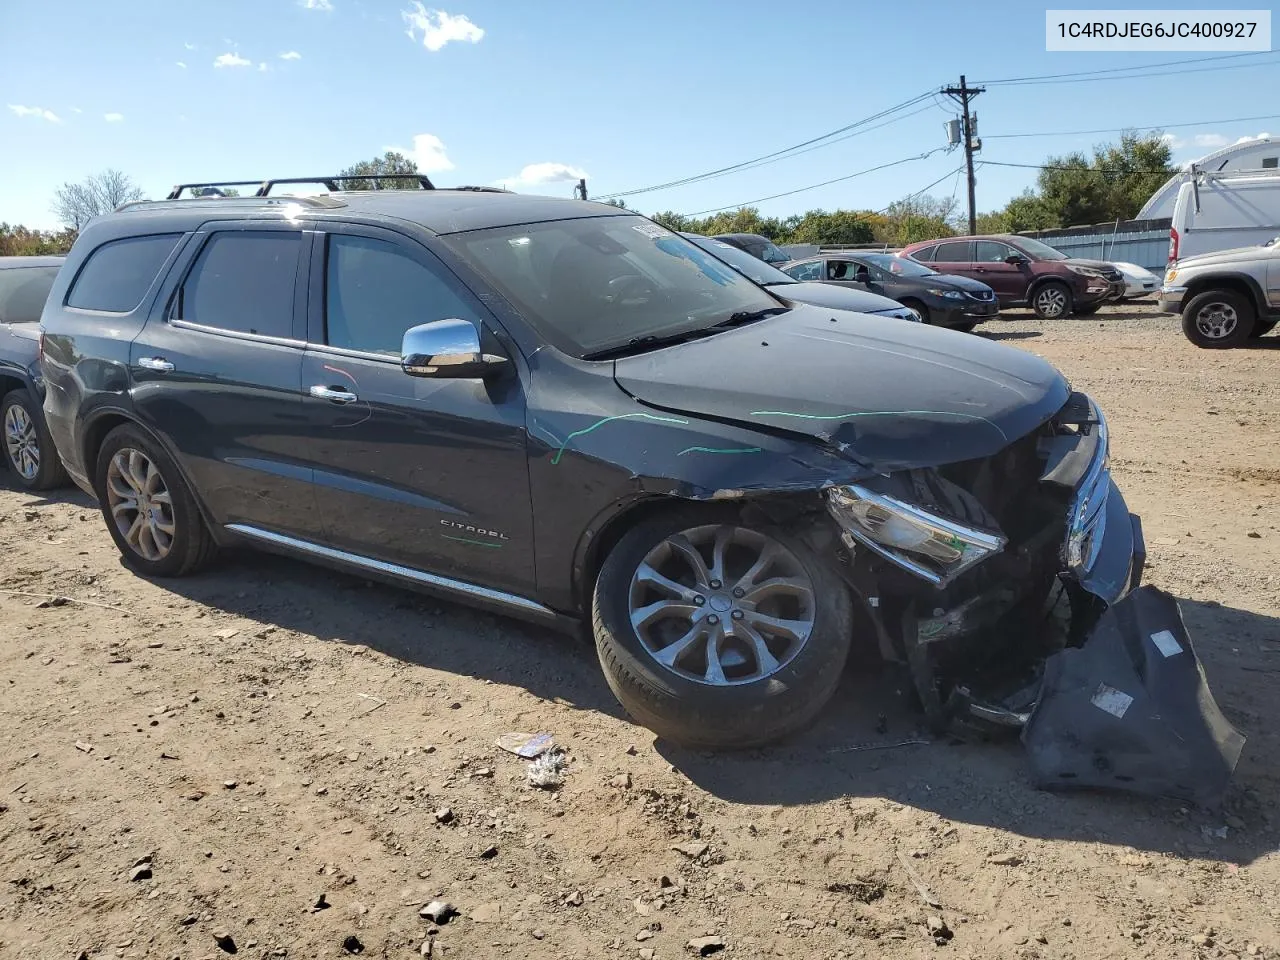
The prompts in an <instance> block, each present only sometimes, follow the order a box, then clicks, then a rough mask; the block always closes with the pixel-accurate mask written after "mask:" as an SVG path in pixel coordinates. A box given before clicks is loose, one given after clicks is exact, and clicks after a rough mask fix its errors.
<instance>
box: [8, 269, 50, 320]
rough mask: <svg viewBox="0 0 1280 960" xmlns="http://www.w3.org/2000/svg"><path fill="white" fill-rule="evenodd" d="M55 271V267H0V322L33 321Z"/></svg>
mask: <svg viewBox="0 0 1280 960" xmlns="http://www.w3.org/2000/svg"><path fill="white" fill-rule="evenodd" d="M57 275H58V268H57V267H16V268H10V269H8V270H0V323H35V322H36V321H37V320H39V319H40V311H41V310H43V309H44V302H45V300H46V299H47V298H48V296H49V288H50V287H52V286H53V278H54V277H56V276H57Z"/></svg>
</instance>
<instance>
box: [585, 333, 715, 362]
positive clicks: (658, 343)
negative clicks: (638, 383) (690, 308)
mask: <svg viewBox="0 0 1280 960" xmlns="http://www.w3.org/2000/svg"><path fill="white" fill-rule="evenodd" d="M713 333H715V330H714V329H712V328H711V327H699V328H698V329H696V330H684V331H682V332H680V333H670V334H667V335H666V336H661V337H660V336H658V335H657V334H655V333H646V334H645V335H644V336H642V337H632V338H631V339H630V340H628V341H627V342H626V343H620V344H618V345H617V346H616V347H605V348H604V349H603V350H596V351H595V352H594V353H586V354H583V355H582V359H583V360H612V359H614V358H615V357H625V356H628V355H629V354H632V353H643V352H644V351H645V350H652V349H654V348H656V347H667V346H670V345H671V344H674V343H686V342H688V341H689V340H697V339H699V338H701V337H709V336H710V335H711V334H713Z"/></svg>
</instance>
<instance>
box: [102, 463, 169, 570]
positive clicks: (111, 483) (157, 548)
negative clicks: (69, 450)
mask: <svg viewBox="0 0 1280 960" xmlns="http://www.w3.org/2000/svg"><path fill="white" fill-rule="evenodd" d="M107 506H108V507H109V508H110V510H111V517H112V520H113V521H114V522H115V525H116V529H117V530H119V531H120V535H121V536H122V537H123V538H124V541H125V543H127V544H128V545H129V549H131V550H132V551H133V552H134V553H136V554H137V555H138V556H140V557H141V558H142V559H144V560H149V561H151V562H153V563H154V562H157V561H160V560H163V559H164V558H165V557H167V556H168V555H169V551H170V550H172V549H173V537H174V533H175V531H176V529H177V526H176V524H175V522H174V517H173V498H172V496H171V495H170V493H169V488H168V486H167V485H166V484H165V482H164V477H163V476H161V474H160V470H159V468H157V467H156V465H155V464H154V463H153V462H152V461H151V458H150V457H148V456H147V455H146V454H145V453H143V452H142V451H141V450H135V449H133V448H131V447H122V448H121V449H120V450H117V451H116V453H115V455H114V456H112V458H111V462H110V463H109V464H108V466H107Z"/></svg>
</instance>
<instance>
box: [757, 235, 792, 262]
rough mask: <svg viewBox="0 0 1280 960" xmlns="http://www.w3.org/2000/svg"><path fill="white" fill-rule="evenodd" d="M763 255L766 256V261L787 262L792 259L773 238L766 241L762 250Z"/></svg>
mask: <svg viewBox="0 0 1280 960" xmlns="http://www.w3.org/2000/svg"><path fill="white" fill-rule="evenodd" d="M761 256H762V257H763V258H764V262H765V263H786V262H788V261H789V260H790V259H791V258H790V257H788V256H787V255H786V254H785V253H783V252H782V248H781V247H779V246H778V245H777V244H776V243H774V242H773V241H772V240H766V241H765V242H764V249H763V250H762V251H761Z"/></svg>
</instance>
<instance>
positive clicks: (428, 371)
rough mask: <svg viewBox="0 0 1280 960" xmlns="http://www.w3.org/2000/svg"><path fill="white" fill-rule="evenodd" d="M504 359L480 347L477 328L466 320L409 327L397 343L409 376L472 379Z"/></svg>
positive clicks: (498, 366) (497, 367)
mask: <svg viewBox="0 0 1280 960" xmlns="http://www.w3.org/2000/svg"><path fill="white" fill-rule="evenodd" d="M507 363H508V361H507V358H506V357H502V356H498V355H495V354H491V353H485V352H484V351H483V350H482V349H481V348H480V332H479V331H478V330H477V329H476V327H475V325H474V324H472V323H470V322H468V321H466V320H458V319H449V320H435V321H433V322H431V323H423V324H419V325H418V326H416V327H410V328H409V329H408V330H406V331H405V334H404V339H403V340H402V341H401V345H400V366H401V368H402V369H403V370H404V372H405V373H407V374H409V376H411V377H438V378H449V379H464V380H469V379H476V378H482V377H488V376H492V375H493V374H495V373H497V372H498V371H500V370H502V369H504V368H505V367H506V365H507Z"/></svg>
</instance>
